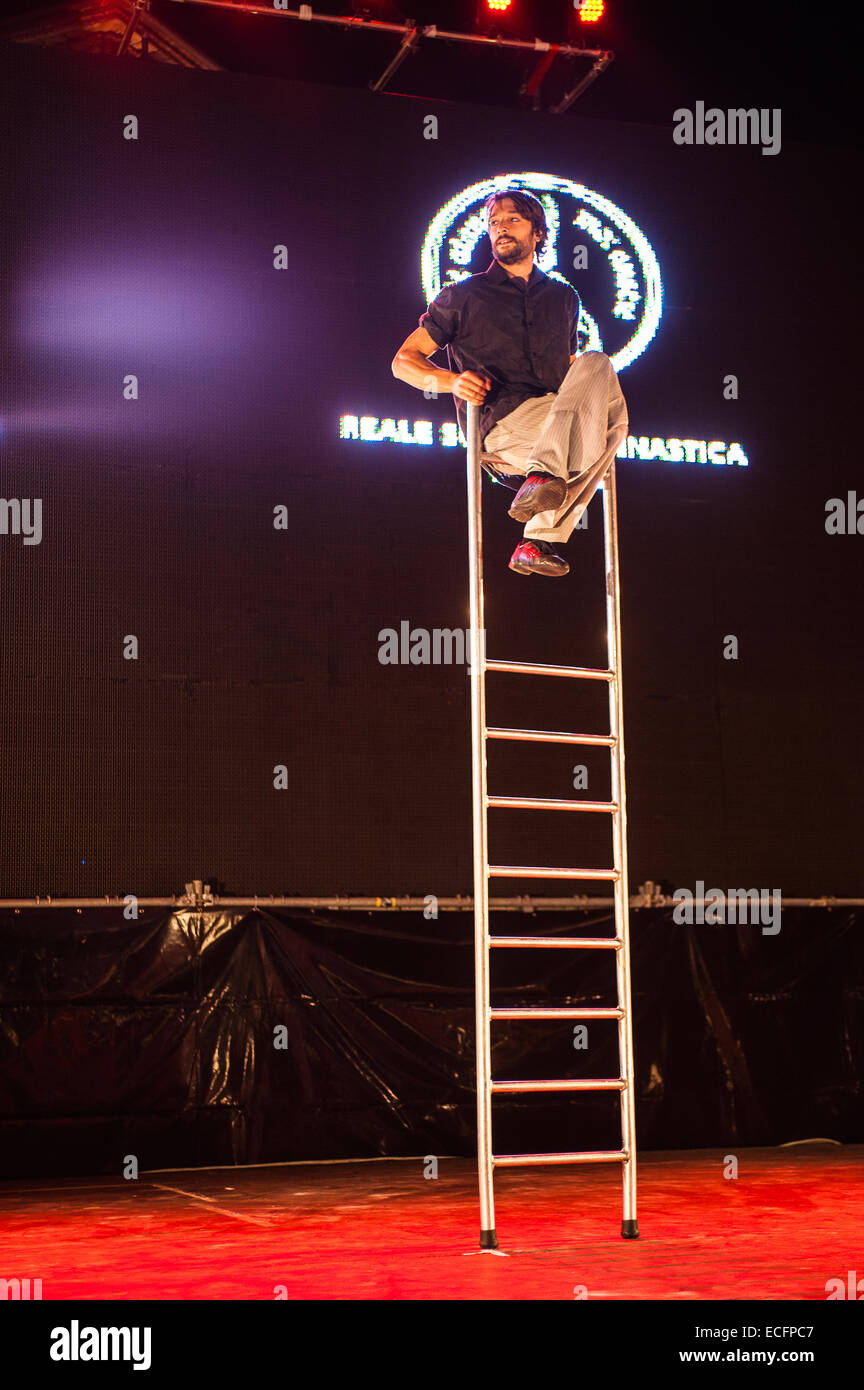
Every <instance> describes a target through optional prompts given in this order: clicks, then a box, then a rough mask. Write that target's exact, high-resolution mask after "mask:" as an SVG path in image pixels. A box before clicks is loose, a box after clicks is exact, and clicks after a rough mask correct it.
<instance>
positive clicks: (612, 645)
mask: <svg viewBox="0 0 864 1390" xmlns="http://www.w3.org/2000/svg"><path fill="white" fill-rule="evenodd" d="M467 445H468V449H467V460H468V567H469V582H470V588H471V627H470V684H471V770H472V783H473V841H474V975H475V1010H476V1048H477V1166H478V1177H479V1185H480V1247H481V1249H482V1250H495V1249H497V1248H498V1236H497V1233H496V1230H495V1199H494V1189H493V1172H494V1169H495V1168H503V1167H516V1166H517V1165H525V1164H538V1165H550V1164H566V1163H607V1162H608V1163H621V1164H622V1180H623V1218H622V1222H621V1234H622V1236H624V1237H626V1238H631V1239H632V1238H634V1237H637V1236H638V1235H639V1227H638V1224H637V1220H636V1136H635V1124H634V1113H633V1111H634V1106H633V1086H634V1075H633V1035H632V1027H631V1010H630V939H629V918H628V907H629V894H628V887H627V822H626V806H625V784H624V736H623V728H622V719H621V651H620V649H621V619H620V595H619V578H618V517H617V509H616V494H615V461H614V459H613V461H612V463H611V465H610V467H609V470H608V472H607V474H606V476H605V478H604V480H603V482H602V483H601V484H600V488H601V489H602V492H603V533H604V552H605V570H606V645H607V669H606V670H603V671H599V670H588V669H585V668H582V667H578V666H541V665H535V664H533V663H526V662H521V661H490V660H488V658H487V657H486V653H485V642H484V631H485V624H484V598H483V518H482V501H481V486H482V476H483V460H484V459H486V460H487V461H488V462H490V463H493V462H494V458H493V456H489V455H483V453H482V450H481V440H480V413H479V407H478V406H476V405H472V404H470V403H468V414H467ZM487 671H509V672H516V673H519V674H521V675H525V676H558V677H566V678H570V679H575V680H599V681H606V682H607V683H608V687H609V733H608V734H574V733H556V732H547V731H544V730H540V729H490V728H487V726H486V672H487ZM490 738H497V739H515V740H521V741H525V742H530V743H567V744H582V745H587V746H592V747H598V746H599V747H605V748H608V749H609V750H610V753H611V759H612V784H611V786H612V800H611V801H609V802H600V801H558V800H549V799H537V798H532V797H520V796H489V794H488V792H487V788H486V740H487V739H490ZM490 806H495V807H511V808H518V809H533V810H556V811H557V810H567V811H578V812H597V813H600V814H608V815H611V817H612V839H613V858H614V867H613V868H611V869H559V868H543V867H531V866H526V865H521V866H520V865H501V864H497V865H490V863H489V849H488V823H487V813H488V810H489V807H490ZM490 878H553V879H586V880H589V881H592V882H593V881H595V880H606V881H609V882H611V883H612V884H613V885H614V888H613V891H614V901H615V935H614V937H594V938H592V937H542V936H505V937H501V936H493V937H490V935H489V880H490ZM523 947H524V948H530V949H538V948H539V949H544V948H548V949H554V950H567V949H570V950H613V951H614V952H615V961H616V971H615V975H616V983H617V1000H618V1002H617V1005H616V1007H615V1008H586V1009H579V1008H575V1009H571V1008H548V1009H544V1008H518V1009H495V1008H491V1007H490V1000H489V987H490V982H489V975H490V969H489V966H490V957H489V952H490V950H492V949H502V948H507V949H511V948H516V949H518V948H523ZM613 1018H614V1019H617V1021H618V1055H619V1073H620V1075H619V1076H618V1077H613V1078H609V1079H602V1080H594V1081H592V1080H578V1081H577V1080H560V1081H514V1080H509V1081H508V1080H493V1079H492V1075H491V1070H492V1068H491V1025H492V1024H493V1023H496V1022H498V1021H503V1020H514V1019H519V1020H522V1019H585V1020H589V1019H613ZM550 1091H561V1092H565V1091H618V1093H619V1095H620V1103H621V1148H620V1149H614V1150H609V1151H599V1152H580V1153H544V1154H493V1152H492V1098H493V1096H495V1095H499V1094H501V1093H514V1092H517V1093H523V1094H524V1093H537V1092H550Z"/></svg>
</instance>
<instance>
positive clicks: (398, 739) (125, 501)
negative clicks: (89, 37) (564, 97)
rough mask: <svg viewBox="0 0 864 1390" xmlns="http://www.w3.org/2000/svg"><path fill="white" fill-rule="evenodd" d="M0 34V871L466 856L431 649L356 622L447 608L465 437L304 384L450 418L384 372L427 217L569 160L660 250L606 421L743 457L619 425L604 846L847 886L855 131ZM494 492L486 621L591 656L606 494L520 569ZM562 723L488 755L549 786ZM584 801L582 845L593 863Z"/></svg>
mask: <svg viewBox="0 0 864 1390" xmlns="http://www.w3.org/2000/svg"><path fill="white" fill-rule="evenodd" d="M0 66H2V87H3V90H4V98H3V116H2V120H3V127H4V136H3V141H2V145H3V151H4V154H3V159H4V188H5V190H6V191H5V194H4V198H3V208H2V214H0V219H2V220H0V228H2V230H0V235H2V238H3V241H2V247H3V265H4V274H3V284H2V296H3V302H2V307H0V334H2V347H0V352H2V357H0V361H2V378H0V417H2V423H3V435H2V450H3V454H2V458H3V494H4V495H5V496H7V497H41V498H42V499H43V517H44V520H43V529H44V534H43V539H42V541H41V544H39V545H38V546H35V545H34V546H24V545H23V544H22V543H21V538H20V537H16V536H0V561H2V566H3V586H2V598H0V603H2V623H3V633H4V636H3V644H2V660H3V666H4V672H3V677H4V702H5V717H4V726H3V729H4V731H3V738H4V744H5V747H4V756H3V762H2V778H3V785H2V798H0V799H2V806H3V821H4V823H3V851H4V852H3V859H2V883H0V892H2V894H3V895H4V896H10V895H13V894H14V895H16V896H18V895H30V894H34V893H46V892H50V893H53V894H55V895H58V894H74V895H78V894H88V895H89V894H100V893H105V892H122V893H127V892H136V893H138V894H141V895H147V894H149V895H154V894H166V893H167V894H170V893H173V892H174V891H176V890H178V889H180V888H181V887H182V885H183V883H185V882H187V881H188V880H189V879H190V878H192V877H193V876H194V877H201V878H205V879H209V880H210V881H211V883H216V884H221V885H222V886H223V888H224V889H226V890H227V891H230V892H233V893H236V894H249V893H256V892H257V893H272V892H277V893H278V892H282V893H288V894H298V893H343V894H345V893H348V894H351V893H354V894H360V893H369V892H371V893H386V894H399V893H419V894H423V895H425V894H427V893H438V894H450V893H455V892H470V884H471V853H470V820H469V811H470V785H469V746H468V732H469V725H468V701H467V682H466V679H465V671H464V668H463V667H457V666H452V667H450V666H432V665H429V666H410V665H406V666H382V665H381V664H380V662H379V660H378V645H379V644H378V636H377V634H378V633H379V631H380V630H382V629H384V628H391V627H393V628H398V627H399V624H400V622H401V621H404V620H407V621H408V622H410V623H411V625H412V626H414V627H425V628H429V629H431V628H436V627H439V628H457V627H464V626H465V623H466V622H467V612H466V604H467V582H466V527H465V502H464V479H463V468H464V464H463V454H462V451H461V450H460V449H447V448H443V447H438V446H435V447H433V448H418V447H416V446H413V447H408V446H397V445H393V444H380V443H376V444H367V443H361V442H358V441H349V440H342V439H340V438H339V437H338V419H339V416H340V415H342V414H345V413H354V414H364V413H369V414H372V415H376V416H384V415H387V414H392V415H394V416H397V417H400V416H406V417H410V418H429V419H431V420H433V421H434V422H435V423H436V424H437V423H439V422H441V421H444V420H448V419H451V418H452V398H449V397H448V398H446V399H441V400H439V401H438V402H426V401H424V400H423V398H422V395H421V393H419V392H415V391H413V390H412V388H410V387H408V386H406V385H405V384H404V383H401V382H398V381H395V380H394V379H393V377H392V375H391V373H390V359H391V357H392V355H393V353H394V351H395V349H396V348H397V347H398V345H399V343H400V342H401V341H402V339H403V338H404V337H405V335H406V334H407V333H408V332H409V331H410V330H411V329H412V328H413V327H414V326H415V324H416V322H417V318H418V316H419V314H420V313H421V312H422V310H423V309H424V307H425V303H424V298H423V294H422V290H421V282H420V246H421V243H422V240H423V236H424V233H425V230H426V227H427V226H428V223H429V221H430V220H431V218H432V216H433V215H434V213H435V212H436V211H437V209H438V208H439V207H440V206H441V205H442V204H443V203H444V202H445V201H446V200H447V199H448V198H449V197H450V196H451V195H452V193H453V192H455V191H456V190H458V189H459V188H462V187H465V186H466V185H467V184H470V183H472V182H475V181H476V180H477V179H480V178H483V177H487V176H490V175H492V174H496V173H501V172H503V171H505V170H507V169H514V170H519V169H531V168H539V169H541V170H545V171H550V172H553V173H559V174H561V175H563V176H566V177H571V178H575V179H578V180H580V181H583V182H584V183H585V184H587V185H588V186H589V187H592V188H596V189H599V190H600V191H602V192H603V193H605V194H606V195H607V196H608V197H610V198H612V199H613V200H614V201H615V202H617V203H618V204H619V205H622V206H624V207H625V208H626V209H627V210H628V211H629V212H630V214H631V215H632V216H633V217H634V218H635V220H636V222H637V223H638V224H639V225H640V226H641V227H642V228H643V229H644V230H645V231H646V232H647V234H648V236H649V238H650V239H651V241H652V243H653V245H654V246H655V248H656V250H657V253H658V256H659V260H660V265H661V268H662V271H663V277H664V283H665V292H666V300H665V312H664V316H663V319H662V322H661V325H660V329H659V332H658V334H657V337H656V339H655V341H654V343H653V344H652V346H651V347H650V349H649V350H648V351H647V352H646V353H645V354H643V356H642V357H640V358H638V359H637V360H636V362H635V363H634V364H633V365H631V366H630V367H628V368H627V369H626V370H624V371H623V372H622V374H621V380H622V386H623V388H624V391H625V395H626V397H627V400H628V404H629V409H630V419H631V430H632V431H633V433H634V434H636V435H641V434H646V435H650V436H653V435H655V434H659V435H662V436H666V437H669V436H672V435H676V436H679V437H681V436H686V435H693V436H694V437H696V438H702V439H711V438H719V439H724V440H731V439H734V440H738V441H741V442H742V443H743V445H744V447H745V449H746V450H747V452H748V454H749V457H750V466H749V468H747V469H744V468H733V467H728V468H727V467H723V468H716V467H714V468H712V467H700V466H695V465H683V464H682V465H677V466H673V465H671V464H668V463H663V462H636V461H620V462H619V464H618V470H619V479H620V486H619V493H620V513H621V556H622V584H623V598H622V602H623V653H624V712H625V729H626V736H627V752H628V764H627V765H628V774H629V782H628V790H629V811H630V847H631V871H632V882H633V883H637V882H639V881H640V879H642V878H645V877H651V878H654V879H657V880H662V879H665V880H668V881H669V882H670V883H671V884H674V885H675V886H679V885H683V886H686V885H690V886H691V887H692V886H693V884H694V883H695V882H696V881H697V880H700V879H701V880H703V881H705V882H706V883H707V884H709V885H710V884H711V883H712V882H713V883H717V884H719V885H721V886H732V885H740V884H744V885H746V886H748V887H753V886H758V887H763V888H774V887H779V888H780V889H782V891H783V893H784V894H786V895H801V894H809V893H816V892H819V893H821V892H833V893H837V894H845V895H852V894H860V893H861V891H862V886H864V883H862V872H861V861H860V853H859V845H860V829H861V820H860V814H859V804H860V798H859V790H858V789H859V786H860V780H861V741H860V737H859V732H858V730H859V723H858V710H859V685H860V676H861V643H860V620H859V612H858V607H859V594H858V590H859V585H860V573H861V546H862V541H861V539H860V537H856V536H828V535H826V533H825V526H824V524H825V502H826V500H827V498H829V497H832V496H842V497H845V496H846V493H847V491H848V490H849V489H850V488H854V486H855V482H856V478H857V476H858V471H859V470H858V463H857V458H856V455H855V451H854V448H853V443H854V420H853V419H852V418H851V417H850V414H849V409H848V406H849V405H850V404H851V401H850V400H849V399H848V398H847V395H846V392H847V391H849V389H850V388H849V387H847V382H848V380H849V360H850V354H851V349H852V344H853V342H854V335H855V334H856V332H857V315H856V314H855V313H853V312H852V311H851V307H850V302H849V293H850V290H849V284H848V277H850V275H851V267H852V265H853V264H854V260H853V250H854V247H853V241H852V228H851V221H850V218H849V216H848V213H847V210H846V205H845V203H844V201H843V193H842V189H843V186H844V160H846V159H847V158H848V154H846V153H843V154H841V155H835V154H832V153H831V152H830V151H826V150H823V149H819V148H817V147H806V146H796V147H792V146H788V145H784V147H783V149H782V151H781V153H780V154H779V155H777V156H775V157H770V156H763V155H761V154H760V152H759V150H758V149H750V148H727V149H723V148H718V147H711V148H709V147H701V148H699V147H693V148H684V147H679V146H676V145H675V144H674V143H673V141H672V139H671V126H670V128H669V129H655V128H647V127H636V126H629V125H616V124H615V123H614V122H612V123H610V122H603V123H599V122H589V121H584V120H580V119H578V118H575V117H573V118H570V117H568V118H566V119H558V118H554V117H547V116H541V115H528V114H525V113H514V112H512V111H505V110H497V109H496V110H492V109H485V108H476V107H471V108H468V107H462V106H459V105H456V104H449V103H440V102H439V103H430V102H429V101H427V100H426V99H422V100H412V99H409V98H401V97H395V96H385V95H373V94H371V93H358V92H352V91H346V90H341V89H340V90H336V89H333V90H330V89H327V88H322V87H318V86H308V87H304V86H302V85H296V84H290V83H283V82H278V81H271V80H259V79H248V78H244V77H242V76H230V75H226V74H212V73H198V72H186V71H179V70H174V69H171V70H168V69H163V68H160V67H159V66H158V65H155V64H153V65H148V64H144V63H141V64H135V63H132V62H127V63H124V62H113V61H110V60H102V59H99V58H94V57H87V56H81V55H70V54H68V53H61V52H48V51H34V50H30V49H28V48H25V47H22V46H8V45H7V46H5V47H4V48H3V49H2V51H0ZM429 112H434V113H436V114H437V116H438V118H439V138H438V139H437V140H435V141H431V140H425V139H423V137H422V129H423V122H424V118H425V116H426V115H427V114H428V113H429ZM130 113H131V114H134V115H136V116H137V118H138V121H139V138H138V139H137V140H136V141H128V140H124V139H123V138H122V125H123V119H124V117H125V116H127V115H128V114H130ZM281 243H285V244H286V245H287V246H288V248H289V259H290V266H289V269H288V270H287V271H284V272H280V271H276V270H274V269H273V266H272V248H273V247H274V246H275V245H276V244H281ZM485 260H486V258H485V256H482V255H481V256H480V258H479V262H478V263H480V264H483V263H485ZM589 307H590V306H589ZM729 372H734V373H735V374H736V375H737V376H738V378H739V382H740V399H739V400H738V401H736V402H730V401H726V400H724V399H723V395H722V383H723V377H724V376H725V375H726V374H727V373H729ZM128 373H135V374H136V375H137V376H138V378H139V382H140V398H139V399H138V400H137V401H127V400H124V399H123V395H122V382H123V379H124V377H126V375H127V374H128ZM504 497H505V494H504V493H503V490H499V489H494V488H489V489H487V508H486V514H487V532H488V534H487V544H488V560H487V567H488V575H489V581H488V587H489V614H488V632H489V637H488V650H489V652H490V654H491V655H493V656H494V655H503V656H507V657H514V658H516V659H519V658H525V659H531V658H532V657H533V658H537V659H540V660H549V661H557V660H560V661H564V662H568V661H570V662H572V661H576V662H582V663H584V664H592V662H594V661H598V662H599V661H600V660H602V657H601V649H600V646H599V642H600V638H601V636H602V621H603V617H602V575H601V570H600V549H599V546H600V540H601V536H600V529H601V528H600V520H601V518H600V513H599V501H598V502H597V503H596V504H595V506H596V508H597V510H596V511H592V512H591V513H589V526H588V530H587V531H586V532H585V533H584V535H579V534H578V533H577V536H576V538H575V539H574V543H573V545H572V546H571V551H574V552H575V555H574V561H573V563H574V573H573V574H572V575H571V576H570V578H569V579H568V581H567V582H566V584H561V585H560V586H557V587H555V586H549V585H546V586H543V587H541V585H540V584H539V583H538V584H537V585H536V586H535V585H534V584H533V581H531V582H528V583H524V582H523V581H521V580H520V579H519V578H518V577H517V576H515V575H512V574H511V573H510V572H509V571H508V570H507V569H506V559H507V556H508V555H509V553H510V549H511V548H512V544H513V543H514V540H515V536H516V535H517V528H516V527H515V526H514V524H513V523H512V522H510V521H509V520H508V519H507V517H506V515H505V511H506V507H505V505H504ZM280 504H284V505H285V506H287V508H288V516H289V522H288V529H287V530H286V531H276V530H274V529H273V525H272V515H273V508H274V506H277V505H280ZM592 518H593V519H592ZM729 633H731V634H735V635H737V637H738V639H739V642H740V655H739V659H738V660H737V661H725V660H724V659H723V656H722V645H723V638H724V636H725V635H726V634H729ZM127 634H134V635H136V636H137V637H138V640H139V658H138V660H137V661H134V662H133V661H124V660H123V657H122V650H123V641H124V638H125V637H126V635H127ZM497 679H498V681H499V682H504V681H505V679H506V680H509V681H510V688H508V687H507V686H506V685H505V684H503V683H502V684H499V685H498V686H496V687H495V689H494V691H491V690H490V699H491V701H492V707H491V711H490V720H492V721H493V722H494V721H495V720H496V719H499V718H500V719H501V720H502V721H503V722H513V723H518V722H519V720H520V719H526V720H527V722H528V723H529V724H530V723H531V721H532V720H534V726H535V727H543V725H542V723H541V722H540V721H542V719H543V718H544V717H548V718H553V719H555V718H559V719H564V720H565V721H566V720H567V719H573V718H576V719H579V718H580V717H581V718H583V719H585V720H587V719H599V720H601V721H602V718H603V709H602V705H596V706H595V705H593V704H591V703H590V701H591V700H592V699H593V698H594V697H593V695H592V694H588V695H586V696H585V697H584V699H585V700H586V702H587V703H586V704H585V705H584V707H583V706H581V705H579V703H578V701H577V700H576V697H575V696H574V693H573V691H572V690H568V691H567V692H565V694H564V695H562V694H561V692H559V691H556V692H554V694H553V693H551V692H546V691H543V692H541V691H540V690H539V689H538V688H537V686H538V684H544V683H543V682H540V683H537V682H533V683H528V684H531V686H532V689H531V690H530V691H528V690H527V689H525V687H524V685H521V686H520V684H519V682H518V680H517V681H513V680H511V678H502V677H498V678H497ZM552 684H555V683H552ZM565 684H568V685H569V684H571V683H565ZM517 687H519V688H517ZM594 694H596V692H594ZM548 727H556V725H554V724H553V725H552V726H548ZM557 727H572V725H568V724H567V723H566V722H565V723H563V724H559V725H557ZM494 751H495V753H496V758H497V755H498V752H499V750H498V749H497V748H496V749H495V750H494ZM572 762H573V759H572V757H571V756H570V755H569V754H565V755H564V756H563V757H562V755H561V753H560V751H558V752H555V753H554V754H551V755H550V754H549V753H548V751H546V752H544V753H541V754H538V753H537V751H536V750H530V749H529V750H522V751H521V752H520V751H519V750H514V749H512V748H511V749H509V750H507V756H506V758H505V759H504V760H503V761H501V762H500V763H497V762H495V761H493V763H492V765H491V776H492V778H493V790H494V789H496V786H497V788H498V789H501V790H505V789H508V790H509V789H510V788H511V787H513V788H514V789H516V790H520V789H521V790H523V791H524V792H526V793H527V794H532V793H533V794H538V795H551V796H557V795H566V794H567V791H568V788H570V787H571V785H572V783H571V780H570V779H571V764H572ZM605 763H608V759H605V762H604V758H600V759H598V761H597V762H596V764H589V766H590V767H591V770H592V781H591V784H590V786H591V791H592V792H596V793H597V794H598V795H600V796H602V795H603V781H604V778H605V777H607V776H608V771H607V769H606V766H605ZM277 765H284V766H285V767H286V768H287V775H288V782H289V786H288V789H287V790H276V789H275V788H274V786H273V776H274V774H273V769H274V767H276V766H277ZM497 769H500V770H497ZM496 777H497V778H498V781H497V784H496V783H495V782H494V779H495V778H496ZM499 814H501V813H499ZM504 814H505V815H508V816H510V817H511V819H509V820H508V822H507V826H506V827H503V825H502V826H501V827H499V826H498V825H497V824H496V825H495V826H494V827H493V835H494V836H497V837H498V839H497V841H496V840H495V839H494V838H493V854H494V853H497V849H496V844H497V845H498V846H500V852H501V853H502V854H506V853H508V852H511V853H512V852H517V853H526V852H527V847H528V846H529V845H531V846H533V847H534V848H533V849H532V851H531V852H536V853H541V854H542V853H544V852H548V853H550V854H552V855H553V856H554V855H556V854H561V855H563V856H564V857H563V859H561V860H560V861H559V860H556V859H555V858H552V859H551V860H547V861H546V862H553V863H554V862H569V856H570V855H571V854H573V853H574V849H573V847H572V844H571V841H572V837H573V827H572V826H571V825H563V826H562V825H560V824H556V825H554V826H548V827H547V826H545V825H544V827H543V835H544V842H543V847H542V849H541V848H539V846H538V829H537V824H536V820H531V819H530V818H529V819H528V820H527V821H525V822H523V821H522V818H521V816H520V815H519V814H518V813H514V812H510V813H504ZM551 819H552V820H556V821H569V820H570V818H569V817H557V818H555V817H552V818H551ZM579 819H580V820H582V819H584V818H581V817H580V818H579ZM589 819H594V818H589ZM579 830H580V834H584V835H585V840H584V844H582V853H583V858H582V860H581V862H591V858H590V856H592V855H593V854H597V855H598V856H600V858H599V860H598V862H600V863H606V862H610V861H609V858H608V855H609V849H608V845H607V844H605V842H604V841H603V838H602V836H601V837H600V839H598V840H597V841H596V843H595V841H594V840H592V838H591V835H592V834H596V835H598V836H600V831H599V830H598V829H597V828H596V827H589V828H585V827H583V826H581V825H580V827H579ZM589 832H590V833H589ZM580 843H581V842H580ZM528 862H530V853H529V859H528ZM535 862H542V860H540V861H536V860H535ZM519 886H520V885H514V888H518V887H519ZM522 886H523V887H524V885H522ZM534 886H535V887H536V885H534Z"/></svg>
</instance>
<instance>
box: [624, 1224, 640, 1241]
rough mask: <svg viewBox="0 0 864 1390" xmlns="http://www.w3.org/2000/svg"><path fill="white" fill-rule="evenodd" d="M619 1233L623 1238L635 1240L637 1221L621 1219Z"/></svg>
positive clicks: (637, 1232) (637, 1228)
mask: <svg viewBox="0 0 864 1390" xmlns="http://www.w3.org/2000/svg"><path fill="white" fill-rule="evenodd" d="M621 1234H622V1236H623V1237H624V1239H625V1240H636V1239H637V1237H638V1235H639V1222H638V1221H622V1222H621Z"/></svg>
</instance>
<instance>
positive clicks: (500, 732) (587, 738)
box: [486, 729, 616, 748]
mask: <svg viewBox="0 0 864 1390" xmlns="http://www.w3.org/2000/svg"><path fill="white" fill-rule="evenodd" d="M486 737H487V738H510V739H521V740H522V742H523V743H584V744H586V745H587V746H588V747H589V748H614V746H615V742H616V739H615V735H614V734H565V733H556V732H554V731H553V730H551V729H550V730H548V731H547V730H546V729H487V730H486Z"/></svg>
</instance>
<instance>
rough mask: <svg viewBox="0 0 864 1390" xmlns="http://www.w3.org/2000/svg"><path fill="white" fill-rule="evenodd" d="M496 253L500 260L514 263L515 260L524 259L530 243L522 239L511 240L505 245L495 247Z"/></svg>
mask: <svg viewBox="0 0 864 1390" xmlns="http://www.w3.org/2000/svg"><path fill="white" fill-rule="evenodd" d="M495 255H496V257H497V259H498V260H499V261H504V262H506V263H507V265H512V264H513V263H514V262H515V261H524V259H525V257H526V256H527V255H528V243H527V241H526V242H521V241H509V242H506V243H505V245H504V246H496V247H495Z"/></svg>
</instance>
